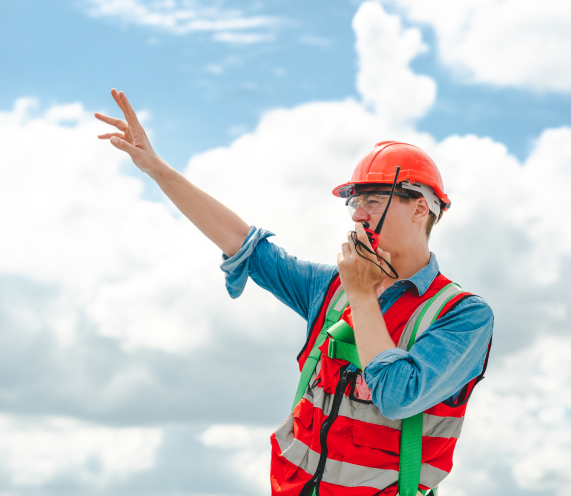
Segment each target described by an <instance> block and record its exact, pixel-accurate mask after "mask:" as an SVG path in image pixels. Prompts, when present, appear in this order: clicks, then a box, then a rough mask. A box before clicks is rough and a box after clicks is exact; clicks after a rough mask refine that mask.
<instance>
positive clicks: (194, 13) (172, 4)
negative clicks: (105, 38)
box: [88, 0, 278, 44]
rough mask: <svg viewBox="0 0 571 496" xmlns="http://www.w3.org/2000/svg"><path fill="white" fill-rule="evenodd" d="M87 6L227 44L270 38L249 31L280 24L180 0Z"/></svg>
mask: <svg viewBox="0 0 571 496" xmlns="http://www.w3.org/2000/svg"><path fill="white" fill-rule="evenodd" d="M88 5H89V7H88V13H89V15H91V16H92V17H106V18H110V19H118V20H120V21H122V22H123V23H126V24H135V25H139V26H148V27H151V28H159V29H162V30H164V31H167V32H170V33H173V34H177V35H184V34H188V33H197V32H211V33H214V36H213V39H214V40H216V41H223V42H227V43H239V44H243V43H260V42H263V41H270V40H272V39H273V35H272V34H271V33H270V34H269V33H267V32H263V33H262V32H258V31H253V32H252V31H250V32H247V31H246V30H260V29H264V30H267V29H270V28H274V27H275V26H276V25H277V24H278V20H277V19H275V18H273V17H267V16H252V17H248V16H245V15H243V14H242V13H241V12H239V11H236V10H220V9H219V8H217V7H209V6H205V5H200V4H199V3H197V2H184V1H178V0H161V1H156V2H146V1H144V0H88Z"/></svg>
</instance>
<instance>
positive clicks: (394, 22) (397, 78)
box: [353, 2, 436, 127]
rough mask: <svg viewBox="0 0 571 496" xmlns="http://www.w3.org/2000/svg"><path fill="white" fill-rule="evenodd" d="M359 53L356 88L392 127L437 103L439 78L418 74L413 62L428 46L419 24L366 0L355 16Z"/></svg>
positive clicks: (421, 114)
mask: <svg viewBox="0 0 571 496" xmlns="http://www.w3.org/2000/svg"><path fill="white" fill-rule="evenodd" d="M353 29H354V30H355V34H356V37H357V43H356V48H357V53H358V54H359V69H360V70H359V72H358V75H357V89H358V90H359V92H360V93H361V96H362V98H363V103H365V104H366V105H371V106H373V107H374V110H375V113H376V114H377V115H379V116H380V117H381V118H384V119H386V121H387V122H389V123H391V125H392V126H393V127H396V126H397V125H398V124H400V123H405V124H406V123H408V122H409V121H410V120H411V119H415V118H418V117H422V116H423V115H425V113H426V111H427V110H428V109H429V108H430V107H431V105H432V104H433V103H434V99H435V96H436V82H435V81H434V80H433V79H432V78H430V77H428V76H423V75H419V74H415V73H414V72H413V71H412V70H411V68H410V62H411V61H412V60H413V59H415V58H416V57H417V56H418V55H420V54H422V53H424V52H425V51H426V50H427V49H428V48H427V46H426V44H425V43H423V41H422V37H421V33H420V31H419V30H418V29H416V28H408V29H404V28H403V26H402V22H401V19H400V18H399V17H398V16H389V15H385V13H384V11H383V9H382V8H381V6H380V5H379V4H377V3H373V2H366V3H364V4H363V5H362V6H361V8H360V9H359V11H358V12H357V14H356V15H355V18H354V20H353Z"/></svg>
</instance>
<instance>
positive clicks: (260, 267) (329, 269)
mask: <svg viewBox="0 0 571 496" xmlns="http://www.w3.org/2000/svg"><path fill="white" fill-rule="evenodd" d="M270 236H274V233H272V232H270V231H267V230H265V229H260V228H257V227H255V226H252V228H251V229H250V232H249V233H248V236H247V237H246V239H245V240H244V243H243V244H242V247H241V248H240V250H239V251H238V252H237V253H236V254H235V255H234V256H232V257H230V258H229V257H227V256H226V255H224V254H223V255H222V258H223V262H222V265H221V266H220V268H221V269H222V271H223V272H224V274H225V277H226V289H227V290H228V293H229V294H230V296H231V297H232V298H238V297H239V296H240V295H241V294H242V292H243V291H244V287H245V286H246V282H247V281H248V277H251V278H252V279H253V280H254V282H255V283H256V284H257V285H258V286H260V287H262V288H263V289H266V290H268V291H270V292H271V293H272V294H273V295H274V296H275V297H276V298H277V299H278V300H280V301H282V302H283V303H285V304H286V305H287V306H288V307H290V308H291V309H293V310H295V311H296V312H297V313H298V314H299V315H301V316H302V317H303V318H304V319H306V320H308V317H309V314H310V310H311V309H312V308H313V307H314V306H315V304H316V300H317V299H318V298H319V297H320V296H321V295H322V293H323V291H324V288H326V287H327V285H328V284H329V282H330V280H331V278H332V277H333V275H334V274H335V272H336V271H337V267H335V266H331V265H327V264H318V263H312V262H306V261H303V260H298V259H297V257H295V256H293V255H289V254H288V253H287V252H286V251H285V250H284V249H283V248H281V247H279V246H277V245H275V244H273V243H270V242H269V241H268V240H267V238H269V237H270Z"/></svg>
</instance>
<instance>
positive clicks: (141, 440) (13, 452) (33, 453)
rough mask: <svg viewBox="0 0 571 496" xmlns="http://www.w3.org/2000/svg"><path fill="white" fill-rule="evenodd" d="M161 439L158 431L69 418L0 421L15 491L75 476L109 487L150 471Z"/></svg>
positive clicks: (0, 442) (0, 457) (1, 447)
mask: <svg viewBox="0 0 571 496" xmlns="http://www.w3.org/2000/svg"><path fill="white" fill-rule="evenodd" d="M161 439H162V431H161V429H159V428H137V427H128V428H118V429H112V428H109V427H104V426H99V425H93V424H89V423H86V422H81V421H78V420H75V419H70V418H57V417H55V418H54V417H51V418H50V417H48V418H35V419H30V418H26V419H23V418H20V417H14V416H8V415H1V416H0V461H1V463H2V468H3V469H4V470H8V471H9V473H10V479H11V481H10V482H11V483H12V484H13V485H14V486H15V487H19V486H20V487H25V486H40V485H42V484H46V483H48V482H50V481H51V480H53V479H54V478H57V477H58V476H61V475H62V474H65V473H69V472H74V476H75V477H76V478H78V479H79V480H83V481H84V482H87V483H89V484H91V485H95V486H100V487H101V486H103V487H104V486H105V485H106V484H108V483H109V482H112V481H113V480H114V479H115V480H117V479H121V478H124V477H127V476H130V475H132V474H133V473H136V472H141V471H144V470H147V469H149V468H151V467H152V466H153V464H154V462H155V453H156V450H157V448H158V447H159V445H160V443H161Z"/></svg>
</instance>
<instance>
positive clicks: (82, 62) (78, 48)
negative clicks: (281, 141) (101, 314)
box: [0, 0, 571, 168]
mask: <svg viewBox="0 0 571 496" xmlns="http://www.w3.org/2000/svg"><path fill="white" fill-rule="evenodd" d="M358 4H359V2H356V1H353V2H349V1H344V2H337V3H336V4H335V5H333V6H332V4H331V2H325V1H316V2H310V3H305V4H300V3H292V2H287V1H275V0H274V1H271V2H263V3H262V2H258V3H251V4H246V5H244V2H221V3H217V4H216V5H220V6H221V7H222V8H224V9H239V10H240V11H241V12H243V13H244V15H250V16H268V17H272V18H275V20H276V22H275V24H274V25H270V26H269V27H268V28H266V29H262V30H261V31H263V32H264V34H267V35H268V36H271V37H272V38H273V39H272V41H268V42H263V43H246V44H243V43H228V42H221V41H214V40H213V39H212V34H211V33H188V34H175V33H172V32H170V31H169V30H168V29H164V28H160V27H149V26H140V25H132V24H129V23H127V22H125V21H124V20H122V19H116V18H105V17H99V18H94V17H92V16H90V15H88V12H89V9H90V4H89V2H88V1H79V0H77V1H65V0H54V1H53V2H39V1H33V0H22V1H15V0H6V1H4V2H2V6H1V7H0V8H1V9H2V10H1V13H2V16H1V17H0V27H1V33H0V40H1V42H0V62H1V64H2V67H5V68H7V69H8V71H9V72H8V74H9V76H8V77H3V78H2V80H1V81H0V105H1V106H2V108H5V109H8V108H10V107H11V105H12V102H13V101H14V100H15V99H16V98H19V97H21V96H35V97H38V98H39V99H40V101H41V103H42V105H44V106H48V105H50V104H53V103H69V102H75V101H81V102H83V103H84V104H85V105H86V107H88V108H90V109H106V110H108V111H110V112H113V111H114V110H115V109H114V108H113V102H112V101H111V99H110V97H109V95H108V92H109V89H110V88H111V87H117V88H120V89H123V90H124V91H126V92H127V93H128V95H129V96H130V98H131V99H132V100H133V102H134V104H135V105H136V107H137V108H144V109H146V110H148V111H149V112H150V113H151V115H152V125H153V131H154V133H155V147H156V148H157V149H158V150H160V152H161V153H162V155H163V156H164V157H165V159H166V160H167V161H168V162H169V163H171V164H172V165H173V166H175V167H177V168H182V166H183V165H184V164H185V163H186V161H187V160H188V158H189V157H190V155H192V154H195V153H197V152H201V151H204V150H207V149H210V148H213V147H216V146H225V145H227V144H229V143H230V142H231V141H232V140H233V139H235V138H236V136H237V135H239V134H241V133H242V132H244V131H246V130H251V129H253V128H254V126H255V125H256V123H257V122H258V120H259V118H260V115H261V114H262V113H263V112H265V111H267V110H269V109H272V108H276V107H291V106H294V105H296V104H300V103H304V102H308V101H314V100H320V101H328V100H338V99H342V98H345V97H348V96H355V95H356V91H355V70H356V62H357V60H356V53H355V50H354V35H353V31H352V29H351V20H352V17H353V15H354V13H355V11H356V8H357V6H358ZM388 10H389V11H391V6H389V7H388ZM392 10H395V9H394V7H393V8H392ZM409 24H410V23H409ZM419 27H420V28H421V29H422V33H423V38H424V39H425V41H426V42H427V43H428V44H429V46H430V49H429V51H427V52H426V53H425V54H422V55H420V56H419V57H418V58H417V59H416V60H415V61H414V62H413V67H414V68H415V70H417V71H418V72H421V73H424V74H428V75H430V76H431V77H433V78H434V79H435V80H436V81H437V83H438V96H437V99H436V102H435V105H434V106H433V108H432V109H431V111H430V112H429V113H428V115H426V116H425V117H424V118H423V119H422V120H421V121H420V122H419V123H418V127H419V129H423V130H427V131H429V132H430V133H432V134H433V135H434V136H436V137H437V138H440V139H442V138H444V137H446V136H448V135H450V134H455V133H458V134H469V133H474V134H477V135H480V136H491V137H493V138H494V139H497V140H498V141H501V142H503V143H505V144H506V145H507V146H508V147H509V149H510V152H512V153H514V154H515V155H516V156H517V157H518V158H520V159H523V158H525V156H526V155H527V154H528V153H529V150H530V147H531V142H532V140H533V139H535V138H536V137H537V135H538V134H539V132H540V131H541V130H542V129H544V128H546V127H556V126H560V125H563V124H566V123H568V121H569V113H570V111H571V97H570V96H569V94H568V93H567V94H565V93H563V94H561V93H559V94H553V93H547V92H538V91H530V90H525V89H519V88H513V87H511V88H501V87H497V86H495V85H490V84H471V83H468V82H466V81H465V80H463V79H464V78H462V77H459V76H458V75H455V74H452V73H451V72H450V71H449V70H447V69H446V68H445V67H443V66H442V65H441V64H440V63H439V57H438V53H437V49H436V47H435V43H434V32H433V29H432V28H431V27H430V26H427V25H422V24H420V25H419Z"/></svg>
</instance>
